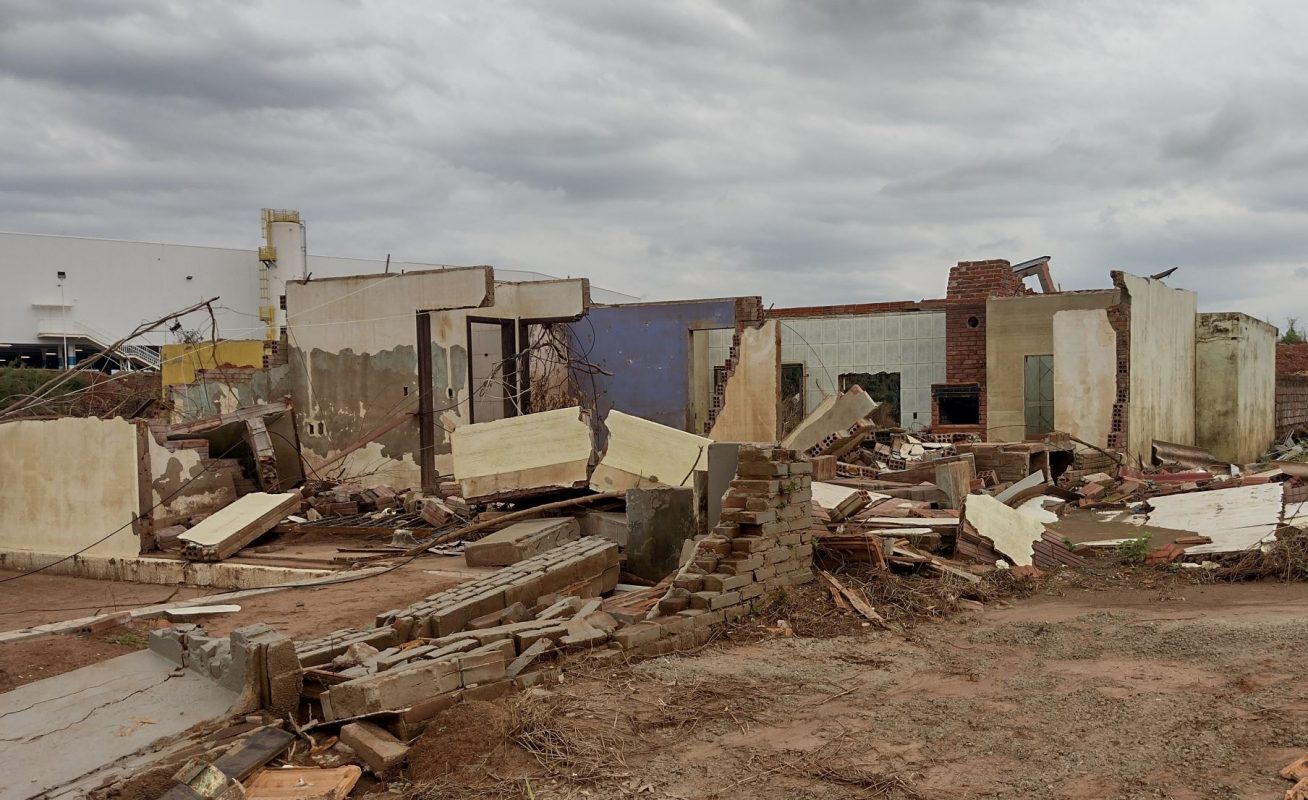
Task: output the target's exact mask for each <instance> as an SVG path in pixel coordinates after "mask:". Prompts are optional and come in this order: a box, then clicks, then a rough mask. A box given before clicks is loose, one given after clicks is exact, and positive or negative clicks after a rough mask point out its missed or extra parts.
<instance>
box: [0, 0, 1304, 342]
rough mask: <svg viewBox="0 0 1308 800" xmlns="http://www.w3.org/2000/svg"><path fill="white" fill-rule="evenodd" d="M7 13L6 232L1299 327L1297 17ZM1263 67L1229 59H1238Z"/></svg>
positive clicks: (820, 9)
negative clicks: (289, 219)
mask: <svg viewBox="0 0 1308 800" xmlns="http://www.w3.org/2000/svg"><path fill="white" fill-rule="evenodd" d="M1256 6H1257V7H1256V8H1255V7H1250V8H1244V7H1242V6H1240V5H1239V4H1234V5H1233V4H1229V3H1219V2H1216V0H1210V2H1207V3H1205V4H1201V5H1198V6H1196V5H1195V4H1192V3H1185V4H1181V3H1150V4H1140V3H1127V2H1125V0H1119V2H1107V3H1096V4H1084V3H1076V2H1073V1H1072V0H1062V2H1052V3H1040V2H1034V0H992V1H990V2H980V1H976V2H974V1H972V0H957V1H954V0H929V1H928V2H921V3H902V2H891V1H890V0H883V1H882V2H870V3H869V2H855V1H854V0H842V1H840V2H827V3H790V2H782V1H781V0H750V2H742V3H737V2H732V3H726V2H711V1H710V0H672V1H670V2H667V3H643V4H641V3H604V2H594V1H592V0H566V1H565V2H551V3H545V2H537V3H526V4H500V3H434V4H411V3H400V2H397V1H396V0H378V1H377V2H369V3H359V2H346V1H344V0H342V1H341V2H323V3H312V4H310V3H272V2H258V1H257V0H245V1H243V2H232V3H224V4H221V5H214V4H193V3H184V2H180V0H177V1H176V2H172V3H168V2H155V1H154V0H150V2H146V1H145V0H121V1H120V2H91V1H90V0H84V2H80V3H76V2H74V3H60V4H51V3H44V2H37V1H36V0H11V2H9V3H7V4H6V11H5V14H3V15H0V103H3V104H4V107H5V108H6V111H7V113H6V114H4V115H0V164H3V166H0V177H2V178H3V179H2V180H0V228H5V229H10V230H29V231H35V232H46V233H70V234H80V235H98V236H111V237H115V238H142V239H160V240H165V241H181V242H188V243H203V244H220V245H229V246H246V247H248V246H252V245H253V244H254V243H255V242H256V240H257V237H258V225H257V214H258V209H259V208H260V207H262V206H276V207H290V208H299V209H300V210H301V211H302V212H303V213H304V214H305V216H306V218H307V219H308V221H309V226H310V227H309V241H310V247H311V249H312V250H314V251H315V252H320V253H327V254H338V255H353V256H366V257H381V256H383V255H384V254H386V253H393V254H394V255H395V257H396V258H398V259H403V260H411V261H432V262H442V263H494V264H499V265H501V266H504V267H515V268H521V269H537V270H541V271H546V272H552V273H556V274H569V275H588V276H590V277H591V278H592V279H593V280H594V281H595V282H596V283H597V284H601V285H607V286H611V287H612V288H615V289H619V290H625V291H630V292H634V293H639V294H643V295H645V296H647V297H650V298H674V297H693V296H720V295H731V294H741V293H751V294H752V293H757V294H762V295H763V296H764V299H765V302H768V303H777V304H779V305H787V304H807V303H821V302H846V301H848V300H850V299H861V300H867V301H874V300H888V299H903V298H921V297H935V296H939V295H941V294H942V293H943V291H944V280H945V273H946V270H947V268H948V266H949V265H950V264H952V263H953V262H955V261H958V260H963V259H973V258H988V257H1007V258H1010V259H1013V260H1020V259H1023V258H1027V257H1030V256H1033V255H1041V254H1045V253H1049V254H1051V255H1053V257H1054V268H1055V273H1056V278H1057V280H1058V281H1059V282H1060V283H1061V284H1062V285H1063V286H1064V288H1069V289H1071V288H1088V287H1095V286H1104V285H1107V282H1108V276H1107V272H1108V270H1110V269H1127V270H1131V271H1135V272H1138V273H1144V274H1148V273H1150V272H1155V271H1158V270H1160V269H1164V268H1166V267H1169V266H1180V267H1182V269H1181V270H1180V271H1179V272H1178V273H1177V275H1176V276H1175V278H1174V279H1173V281H1172V283H1173V284H1174V285H1180V286H1186V287H1189V288H1194V289H1197V290H1199V291H1200V292H1201V293H1202V298H1201V302H1202V303H1203V305H1204V307H1206V308H1213V309H1219V308H1220V309H1231V308H1234V309H1237V310H1246V311H1248V312H1249V313H1253V314H1256V315H1258V316H1262V317H1268V318H1271V319H1272V320H1273V321H1274V322H1275V321H1277V319H1278V318H1283V317H1285V316H1289V315H1293V314H1298V313H1300V311H1301V308H1302V306H1303V302H1304V301H1303V299H1302V297H1303V295H1304V291H1303V281H1304V278H1305V274H1308V273H1306V272H1305V270H1308V267H1306V266H1305V264H1306V263H1308V252H1305V250H1306V249H1308V248H1305V246H1304V244H1303V241H1304V239H1303V233H1302V231H1304V230H1306V229H1308V225H1306V224H1305V223H1306V222H1308V219H1305V216H1306V215H1308V189H1305V187H1308V133H1305V131H1308V124H1305V123H1308V119H1306V118H1308V107H1305V106H1304V104H1303V103H1302V102H1301V100H1302V97H1303V96H1304V93H1305V90H1308V85H1305V84H1308V78H1305V77H1304V76H1306V75H1308V55H1305V54H1304V51H1303V49H1302V47H1301V45H1300V42H1299V41H1298V37H1297V32H1299V31H1302V30H1303V29H1304V28H1305V24H1306V23H1308V7H1305V6H1304V5H1303V4H1300V3H1295V2H1293V0H1279V1H1278V0H1268V2H1266V3H1262V4H1256ZM1233 49H1234V50H1236V51H1241V52H1247V53H1250V54H1252V53H1256V57H1252V56H1250V57H1241V58H1228V57H1217V55H1216V54H1219V53H1227V52H1232V50H1233Z"/></svg>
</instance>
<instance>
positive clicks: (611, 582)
mask: <svg viewBox="0 0 1308 800" xmlns="http://www.w3.org/2000/svg"><path fill="white" fill-rule="evenodd" d="M618 560H619V559H618V546H617V545H616V544H614V543H613V542H611V541H609V540H608V539H601V538H599V537H597V536H587V537H586V538H584V539H578V540H577V541H575V542H569V543H568V544H565V545H563V546H561V547H556V548H554V549H553V550H549V551H547V552H544V553H541V554H540V555H538V556H535V557H533V558H529V559H527V560H526V561H520V562H518V563H517V564H514V565H513V566H511V567H506V568H505V569H502V570H499V571H498V572H495V573H493V574H491V575H487V576H486V577H484V578H478V579H477V580H474V581H469V582H467V583H462V584H459V585H458V586H456V587H455V588H453V589H450V590H449V591H444V592H437V593H436V594H434V595H431V596H430V597H426V598H424V599H422V600H419V601H418V602H416V603H414V604H413V605H411V606H408V607H407V608H402V609H396V610H393V611H385V612H383V613H381V614H379V615H377V621H376V626H375V627H374V628H371V629H353V630H351V629H347V630H340V631H333V632H332V633H329V634H327V635H326V636H321V637H318V638H316V639H311V640H306V641H301V642H296V645H295V649H296V652H297V654H298V655H299V657H300V663H301V664H302V665H304V666H305V667H311V666H318V665H320V664H325V663H327V662H328V661H331V660H332V659H333V658H335V657H337V656H339V655H341V654H342V653H344V652H345V651H346V650H347V649H348V648H349V646H350V645H352V644H368V645H370V646H373V647H392V646H395V645H399V644H402V643H404V642H407V641H410V640H412V639H421V638H436V637H442V636H448V635H450V634H454V633H457V632H459V631H461V630H463V629H464V628H465V627H466V626H467V625H468V623H469V622H471V621H472V620H474V619H476V618H478V617H483V616H485V615H487V614H493V613H495V612H497V611H503V610H505V609H507V608H508V607H510V606H512V605H513V604H514V603H524V604H528V605H529V604H532V603H535V602H536V600H537V598H539V597H540V596H542V595H546V594H569V595H575V596H577V597H599V596H600V595H601V594H603V593H605V592H609V591H612V590H613V587H614V586H616V585H617V583H618V571H619V564H618Z"/></svg>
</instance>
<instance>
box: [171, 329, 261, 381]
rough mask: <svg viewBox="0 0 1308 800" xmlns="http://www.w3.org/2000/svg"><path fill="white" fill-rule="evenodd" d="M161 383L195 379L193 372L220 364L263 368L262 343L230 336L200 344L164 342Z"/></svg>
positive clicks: (219, 365)
mask: <svg viewBox="0 0 1308 800" xmlns="http://www.w3.org/2000/svg"><path fill="white" fill-rule="evenodd" d="M162 356H163V369H162V372H163V385H164V386H179V385H182V384H187V383H194V382H195V372H196V370H200V369H215V368H217V367H222V366H231V367H262V366H263V342H262V341H258V340H245V339H233V340H229V341H224V342H218V344H217V347H215V346H214V343H213V342H202V343H199V344H166V345H164V346H163V352H162Z"/></svg>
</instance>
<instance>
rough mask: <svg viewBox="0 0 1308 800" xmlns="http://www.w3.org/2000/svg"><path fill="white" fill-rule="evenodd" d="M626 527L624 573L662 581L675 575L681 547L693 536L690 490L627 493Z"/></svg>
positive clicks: (665, 487)
mask: <svg viewBox="0 0 1308 800" xmlns="http://www.w3.org/2000/svg"><path fill="white" fill-rule="evenodd" d="M627 523H628V528H629V534H628V537H629V538H628V540H627V547H626V554H627V566H626V569H627V572H630V573H632V574H633V575H639V576H640V577H642V578H645V579H646V580H651V581H660V580H663V578H665V577H667V576H668V575H670V574H671V573H673V572H675V571H676V569H677V563H678V557H679V556H680V555H681V545H682V543H683V542H685V541H686V540H687V539H689V538H691V537H693V536H694V535H695V534H696V532H697V531H696V524H695V523H696V515H695V493H694V490H692V489H690V488H674V487H670V486H656V487H651V488H648V489H628V490H627Z"/></svg>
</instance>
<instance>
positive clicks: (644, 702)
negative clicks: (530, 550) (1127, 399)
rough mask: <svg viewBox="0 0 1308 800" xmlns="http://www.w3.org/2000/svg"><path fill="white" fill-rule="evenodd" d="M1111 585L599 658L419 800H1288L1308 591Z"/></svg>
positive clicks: (1307, 704) (1305, 702)
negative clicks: (697, 648)
mask: <svg viewBox="0 0 1308 800" xmlns="http://www.w3.org/2000/svg"><path fill="white" fill-rule="evenodd" d="M1099 583H1101V581H1098V580H1096V581H1086V580H1084V578H1083V577H1077V576H1069V578H1067V579H1064V580H1059V579H1057V578H1055V579H1054V580H1052V581H1051V582H1050V583H1049V585H1048V586H1047V587H1046V589H1045V590H1044V591H1043V592H1041V593H1040V594H1038V595H1036V596H1034V597H1030V598H1027V599H1023V600H1017V601H1014V602H1012V603H1000V604H999V605H1002V606H1007V607H1000V608H988V609H987V610H986V611H984V612H981V613H967V614H962V615H958V616H955V617H952V618H950V619H948V620H945V621H939V622H928V623H924V624H919V625H916V626H914V627H912V628H909V629H906V630H900V631H876V630H871V629H860V628H857V626H856V624H855V623H852V622H849V621H848V620H846V621H845V623H844V629H845V630H854V631H856V632H854V633H849V634H845V635H840V636H835V637H831V638H802V637H785V636H782V635H780V634H779V633H776V632H769V631H768V630H766V628H767V627H769V626H771V627H773V628H774V630H775V628H776V622H775V620H761V621H757V622H754V623H752V624H751V625H749V626H745V627H743V628H740V629H737V630H736V631H735V632H734V634H733V636H732V639H730V640H723V641H719V642H715V643H712V644H710V645H709V646H708V647H707V648H705V649H704V650H703V651H701V652H700V653H698V654H695V655H689V656H675V657H670V658H660V659H654V660H650V661H645V662H642V663H638V664H635V665H630V666H628V665H615V666H601V665H599V664H598V663H597V664H596V665H595V666H594V667H593V668H592V669H591V670H589V677H583V678H581V679H572V680H569V681H567V682H566V683H564V684H562V685H559V686H556V687H553V688H552V689H551V690H550V691H549V693H548V694H547V695H544V694H542V693H541V692H539V691H538V692H535V693H534V694H535V695H536V696H535V697H531V696H529V697H527V698H524V699H521V700H519V701H517V702H518V703H520V704H523V705H520V707H519V708H518V711H517V714H518V717H519V722H518V724H517V728H516V733H515V734H514V735H513V736H514V739H516V742H517V743H509V744H506V745H505V746H504V747H502V748H501V749H500V751H498V752H497V753H496V754H495V755H493V756H492V757H491V758H489V759H488V760H486V761H485V762H484V763H481V764H479V765H478V768H479V769H480V771H481V773H480V774H481V778H480V780H479V781H468V780H466V779H465V780H463V782H462V783H461V784H460V783H456V784H451V783H448V782H446V783H444V784H442V783H439V782H438V783H437V784H432V785H416V786H414V787H411V794H410V795H409V796H411V797H415V798H418V797H423V798H435V797H444V796H482V797H500V796H503V797H508V796H528V795H529V794H530V795H531V796H534V797H537V798H546V797H582V796H590V797H595V796H619V797H621V796H630V797H648V798H724V799H727V798H756V797H786V798H826V797H832V796H852V797H880V798H1020V797H1041V798H1066V799H1068V800H1090V799H1091V798H1095V799H1098V798H1186V799H1190V798H1268V797H1280V796H1281V793H1283V792H1284V790H1285V789H1286V788H1288V786H1289V784H1288V782H1286V781H1284V780H1282V779H1281V778H1280V777H1278V775H1277V771H1278V770H1279V769H1280V768H1281V767H1282V766H1284V765H1285V764H1286V763H1288V762H1289V761H1291V760H1293V759H1294V758H1295V757H1297V756H1299V755H1302V754H1303V753H1304V752H1308V724H1306V723H1308V682H1306V681H1305V679H1306V678H1308V662H1305V660H1304V659H1303V658H1302V657H1301V655H1300V650H1301V647H1302V644H1303V642H1305V641H1308V616H1306V615H1308V588H1306V587H1305V586H1304V585H1303V584H1271V583H1256V584H1223V585H1213V586H1203V585H1196V584H1193V583H1189V582H1186V581H1173V580H1168V579H1159V580H1156V581H1155V580H1154V579H1152V578H1148V577H1146V578H1144V579H1143V580H1141V579H1137V580H1135V581H1133V582H1132V584H1133V585H1131V586H1128V587H1123V586H1120V585H1119V586H1115V587H1114V586H1108V587H1105V586H1102V585H1100V586H1098V587H1096V588H1086V584H1099ZM1147 584H1153V585H1147ZM818 597H819V596H818V595H815V594H810V595H807V599H806V600H805V601H804V603H805V604H806V605H811V604H812V603H813V602H816V601H817V599H818ZM573 674H575V672H574V673H573ZM524 720H525V721H524ZM524 744H525V749H526V750H527V751H528V752H529V753H530V754H531V755H533V756H535V759H530V760H527V761H526V762H525V763H527V764H529V768H527V769H524V768H523V767H522V765H523V763H524V760H523V759H522V758H521V755H522V751H523V750H524V746H523V745H524ZM542 765H545V766H542ZM546 766H548V769H547V768H546ZM466 773H467V770H464V774H466Z"/></svg>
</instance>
